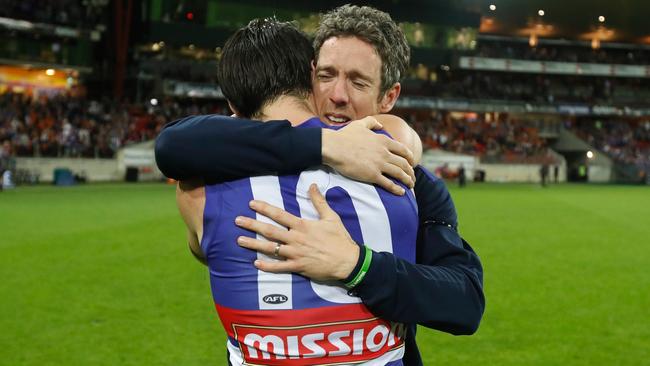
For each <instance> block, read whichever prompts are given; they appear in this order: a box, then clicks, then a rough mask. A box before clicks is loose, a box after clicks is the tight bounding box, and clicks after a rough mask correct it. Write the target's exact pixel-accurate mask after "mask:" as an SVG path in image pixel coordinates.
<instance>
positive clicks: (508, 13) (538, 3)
mask: <svg viewBox="0 0 650 366" xmlns="http://www.w3.org/2000/svg"><path fill="white" fill-rule="evenodd" d="M490 4H494V5H495V6H496V11H491V10H490V8H489V6H490ZM466 5H467V6H468V8H471V7H474V9H476V8H475V7H477V6H478V7H479V8H480V13H481V14H482V15H484V16H485V17H490V18H493V24H489V21H488V24H486V19H485V18H484V19H483V22H482V28H481V30H482V32H484V33H496V34H505V35H529V33H530V31H531V30H532V29H531V26H532V27H537V23H538V22H541V23H542V25H547V26H548V25H550V26H551V27H546V30H547V34H545V35H541V36H545V37H552V38H567V39H583V40H588V39H590V38H593V37H594V35H596V34H600V36H601V37H602V38H601V40H605V41H619V42H620V41H625V42H635V43H650V26H648V16H649V15H650V1H647V0H619V1H613V0H571V1H567V0H525V1H522V0H475V1H474V0H468V1H467V2H466ZM540 9H542V10H544V16H543V17H540V16H539V15H538V11H539V10H540ZM599 16H603V17H605V21H604V22H603V23H601V22H599V21H598V17H599ZM599 26H602V27H604V28H601V30H598V28H599ZM526 33H528V34H526Z"/></svg>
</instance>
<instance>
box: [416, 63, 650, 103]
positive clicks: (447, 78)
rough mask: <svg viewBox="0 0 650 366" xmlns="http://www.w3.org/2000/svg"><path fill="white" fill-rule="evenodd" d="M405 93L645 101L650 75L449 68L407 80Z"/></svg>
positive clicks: (649, 90) (565, 100) (558, 100)
mask: <svg viewBox="0 0 650 366" xmlns="http://www.w3.org/2000/svg"><path fill="white" fill-rule="evenodd" d="M404 93H406V94H415V95H426V96H432V97H438V98H450V99H461V98H462V99H471V100H495V99H496V100H507V101H519V102H529V103H541V104H555V103H580V104H606V105H608V104H622V105H627V106H636V105H643V106H646V105H647V104H648V100H650V79H641V78H605V77H580V76H561V75H541V74H538V75H531V74H520V73H499V72H472V71H464V70H452V71H449V72H445V73H440V74H439V77H438V80H436V81H435V82H431V81H420V80H409V81H408V82H406V83H405V86H404Z"/></svg>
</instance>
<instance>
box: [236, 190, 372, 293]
mask: <svg viewBox="0 0 650 366" xmlns="http://www.w3.org/2000/svg"><path fill="white" fill-rule="evenodd" d="M309 197H310V198H311V201H312V203H313V204H314V207H315V208H316V211H317V212H318V215H319V219H318V220H306V219H302V218H300V217H296V216H294V215H292V214H290V213H288V212H286V211H284V210H283V209H281V208H278V207H275V206H272V205H270V204H268V203H266V202H263V201H251V204H250V207H251V208H252V209H253V210H254V211H255V212H257V213H258V214H260V215H263V216H266V217H267V218H269V219H271V220H273V221H275V222H277V223H278V224H280V225H282V227H279V226H277V225H271V224H268V223H264V222H262V221H258V220H254V219H252V218H249V217H243V216H239V217H237V219H236V220H235V223H236V224H237V225H238V226H239V227H241V228H244V229H247V230H250V231H254V232H256V233H258V234H261V235H263V236H264V237H265V238H266V239H267V240H260V239H255V238H250V237H247V236H240V237H239V238H238V239H237V243H238V244H239V245H241V246H242V247H244V248H248V249H252V250H255V251H258V252H260V253H264V254H267V255H269V256H274V255H277V256H279V257H282V258H284V260H281V261H274V262H272V261H265V260H261V259H258V260H256V261H255V267H257V269H259V270H262V271H265V272H273V273H288V272H295V273H298V274H301V275H303V276H306V277H309V278H311V279H313V280H318V281H332V280H335V281H340V280H342V279H344V278H346V277H348V276H349V275H350V272H352V270H354V266H355V265H356V264H357V260H358V259H359V250H360V249H359V246H358V245H357V244H356V243H355V242H354V241H353V240H352V238H351V237H350V234H348V231H347V230H346V229H345V226H343V222H341V218H340V217H339V215H338V214H337V213H336V212H334V210H332V208H330V206H329V205H328V204H327V201H326V200H325V197H323V195H322V194H321V193H320V192H319V191H318V187H317V186H316V185H315V184H312V185H311V186H310V187H309Z"/></svg>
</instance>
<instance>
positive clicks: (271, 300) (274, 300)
mask: <svg viewBox="0 0 650 366" xmlns="http://www.w3.org/2000/svg"><path fill="white" fill-rule="evenodd" d="M288 300H289V298H288V297H286V296H285V295H281V294H270V295H266V296H264V297H263V298H262V301H264V302H265V303H267V304H282V303H285V302H287V301H288Z"/></svg>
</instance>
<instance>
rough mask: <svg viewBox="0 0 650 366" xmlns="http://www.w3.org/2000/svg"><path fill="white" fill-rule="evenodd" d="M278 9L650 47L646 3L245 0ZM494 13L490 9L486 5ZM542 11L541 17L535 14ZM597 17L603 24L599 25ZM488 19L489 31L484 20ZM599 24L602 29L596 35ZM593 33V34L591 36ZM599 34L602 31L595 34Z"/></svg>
mask: <svg viewBox="0 0 650 366" xmlns="http://www.w3.org/2000/svg"><path fill="white" fill-rule="evenodd" d="M246 2H248V3H259V4H266V5H267V6H269V5H271V6H275V7H278V8H292V9H303V10H310V11H327V10H329V9H332V8H334V7H336V6H339V5H343V4H346V3H355V4H359V5H371V6H375V7H377V8H379V9H382V10H384V11H387V12H389V13H390V14H391V16H392V17H393V18H394V19H396V20H398V21H411V22H415V21H419V22H429V23H434V24H439V25H452V26H473V27H478V26H479V22H480V19H481V16H483V24H482V31H483V32H485V33H494V34H502V35H515V36H516V35H529V33H530V30H531V29H530V28H531V26H537V23H539V22H540V21H541V22H542V24H543V25H547V26H548V25H550V26H551V27H546V29H547V33H545V34H541V35H540V36H541V37H552V38H566V39H582V40H588V39H591V38H593V37H594V35H595V34H600V37H601V40H603V41H619V42H620V41H625V42H635V43H647V44H650V26H648V22H649V20H648V17H649V16H650V1H649V0H617V1H615V0H375V1H364V2H354V1H349V0H311V1H305V2H296V1H293V0H271V1H269V0H247V1H246ZM491 4H494V5H495V6H496V11H491V10H490V8H489V7H490V5H491ZM540 9H542V10H544V12H545V14H544V16H543V17H540V16H538V15H537V14H538V11H539V10H540ZM599 16H604V17H605V22H603V23H600V22H599V21H598V17H599ZM488 17H489V18H492V19H493V23H492V24H491V26H490V27H487V26H488V24H486V23H485V21H486V18H488ZM599 26H604V27H605V28H606V29H601V31H598V27H599ZM594 32H596V33H594ZM598 32H601V33H598Z"/></svg>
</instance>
